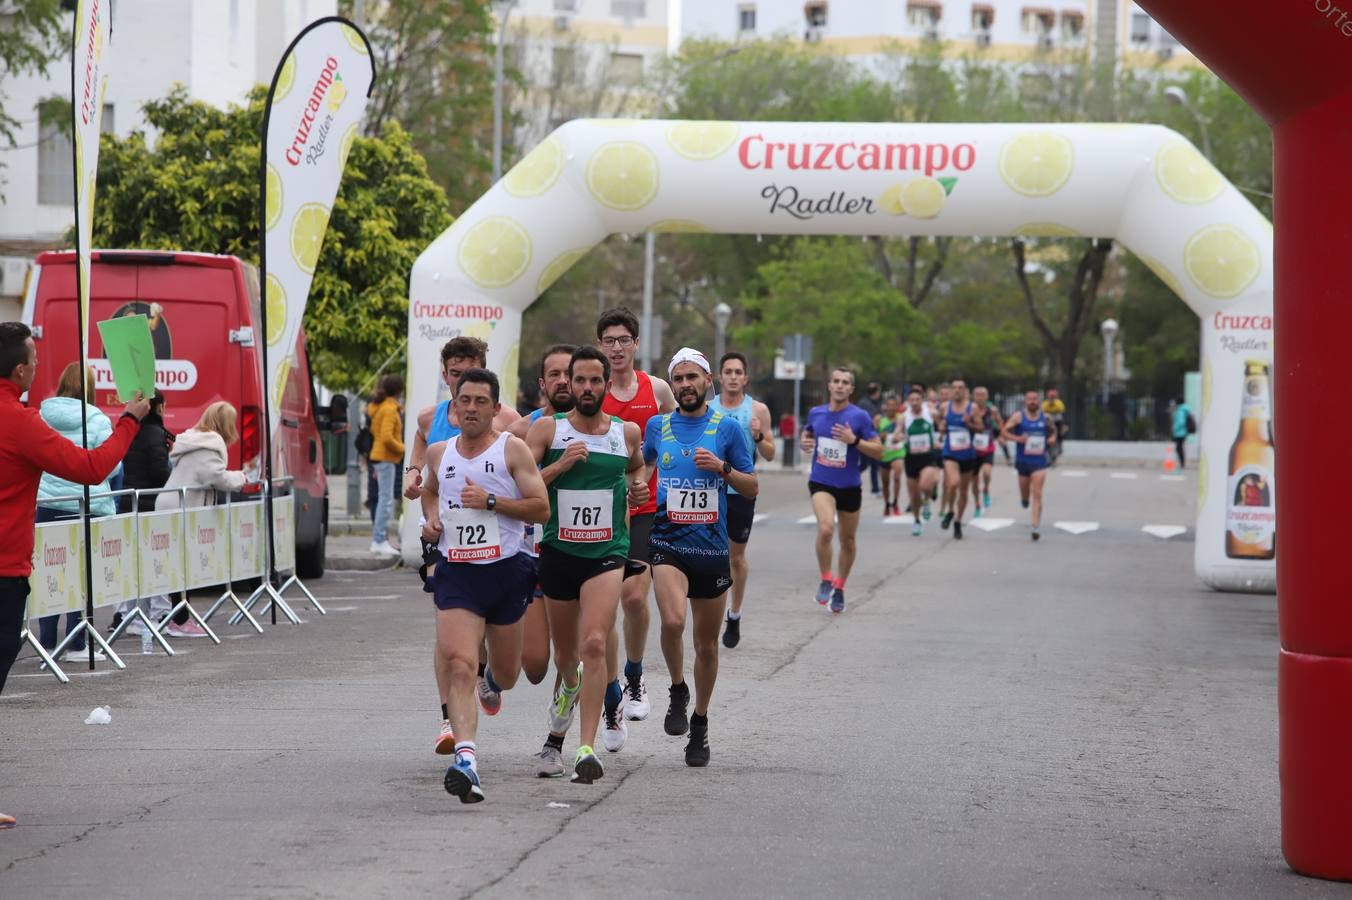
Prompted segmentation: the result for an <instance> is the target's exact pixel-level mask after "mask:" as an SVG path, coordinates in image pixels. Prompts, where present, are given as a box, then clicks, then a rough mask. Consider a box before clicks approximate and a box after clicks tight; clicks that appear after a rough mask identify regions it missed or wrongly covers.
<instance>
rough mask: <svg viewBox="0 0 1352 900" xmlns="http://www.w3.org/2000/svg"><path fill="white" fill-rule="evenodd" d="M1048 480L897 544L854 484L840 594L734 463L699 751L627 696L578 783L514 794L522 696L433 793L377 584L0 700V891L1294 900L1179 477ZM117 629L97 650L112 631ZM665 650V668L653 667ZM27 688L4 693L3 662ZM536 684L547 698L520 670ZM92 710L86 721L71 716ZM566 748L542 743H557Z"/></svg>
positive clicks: (1262, 624) (408, 591)
mask: <svg viewBox="0 0 1352 900" xmlns="http://www.w3.org/2000/svg"><path fill="white" fill-rule="evenodd" d="M1084 471H1085V474H1084V475H1083V476H1080V477H1075V476H1066V475H1063V474H1056V475H1054V476H1053V478H1052V481H1051V483H1050V486H1049V489H1048V505H1049V509H1048V520H1049V523H1050V521H1054V520H1062V519H1064V520H1075V521H1097V522H1098V523H1099V525H1100V527H1099V529H1098V530H1096V531H1092V532H1090V533H1086V534H1081V535H1078V536H1076V535H1071V534H1068V533H1065V532H1062V531H1059V530H1056V529H1054V528H1050V527H1048V528H1047V529H1046V532H1045V536H1044V538H1043V540H1042V542H1041V543H1039V544H1036V545H1035V544H1031V543H1030V542H1029V540H1028V537H1027V530H1026V526H1024V525H1023V524H1022V523H1023V522H1024V521H1025V520H1024V518H1023V515H1024V514H1023V513H1022V512H1021V511H1020V510H1018V508H1017V503H1016V502H1015V500H1014V495H1013V478H1012V475H1011V473H1010V472H1009V471H1008V470H1001V471H1000V472H999V475H998V477H999V479H1000V481H999V482H998V483H997V490H996V501H995V505H994V507H993V508H992V510H991V515H992V516H995V517H1001V516H1003V517H1006V518H1014V519H1016V520H1017V523H1016V524H1014V525H1012V526H1009V527H1005V528H1002V529H999V530H996V531H992V532H989V533H985V532H982V531H980V530H978V529H975V528H969V529H968V530H967V538H966V540H964V541H962V542H956V541H953V540H952V539H951V537H950V536H949V535H948V534H946V533H942V532H940V531H939V530H938V528H937V527H935V526H931V528H930V530H929V531H928V532H927V533H926V534H925V535H924V536H923V537H920V538H912V537H911V535H910V533H909V528H907V527H906V526H904V525H903V526H900V527H898V526H895V525H890V524H889V525H885V524H884V523H883V522H882V521H881V520H880V519H879V518H878V517H877V511H878V510H879V509H880V506H879V504H878V503H877V501H872V502H871V503H868V504H867V505H866V512H867V513H868V514H869V517H868V519H867V521H866V522H865V525H864V528H863V529H862V533H861V539H860V548H861V553H860V556H861V558H860V561H859V563H858V564H857V566H856V569H855V573H854V575H853V577H852V578H851V580H850V583H849V589H848V594H849V599H850V604H849V609H848V610H847V612H846V613H845V615H843V616H841V617H838V618H833V617H831V616H830V615H828V614H826V613H824V612H823V611H822V610H821V608H819V607H818V606H817V605H816V604H815V603H814V602H813V601H812V599H811V595H812V590H813V588H814V587H815V581H816V577H817V576H816V568H815V563H814V561H813V559H812V550H811V547H812V536H813V529H812V528H811V526H808V525H802V524H799V523H798V518H799V517H801V516H805V515H807V514H808V513H809V507H808V503H807V499H806V490H805V488H804V485H803V483H802V481H801V480H800V479H799V478H797V477H795V476H790V475H768V476H766V477H765V479H764V483H765V488H764V492H765V493H764V496H763V498H762V501H761V503H760V510H759V511H760V512H761V513H763V514H765V515H767V518H766V519H765V520H763V521H762V522H760V523H759V524H758V525H757V526H756V532H755V535H754V537H753V540H752V545H751V546H752V551H751V553H752V564H753V576H752V594H751V597H750V598H749V600H748V604H747V609H746V619H745V622H744V626H743V641H742V645H741V646H740V647H739V648H737V649H736V650H734V651H725V653H724V655H723V662H722V672H721V678H720V682H719V687H718V691H717V693H716V695H715V698H714V706H713V708H712V710H711V713H710V719H711V745H712V751H713V762H712V764H711V765H710V767H709V768H708V769H705V770H694V769H688V768H686V766H685V765H684V760H683V754H682V749H683V746H684V740H683V739H680V738H672V737H668V736H666V735H665V734H664V733H663V732H662V725H661V717H662V714H663V712H664V711H665V699H666V686H667V685H666V678H665V674H664V673H665V669H664V667H663V665H662V664H661V659H660V653H659V651H658V648H657V634H656V630H655V629H654V631H653V633H652V635H651V639H650V646H649V655H648V673H649V679H648V680H649V687H650V690H651V692H652V695H653V705H654V713H653V716H652V717H651V718H650V719H649V720H648V721H646V722H641V723H631V730H630V738H629V744H628V746H627V747H626V748H625V749H624V750H623V752H621V753H619V754H613V755H611V754H605V759H604V760H603V761H604V762H605V764H606V776H605V778H604V779H603V780H602V781H600V782H598V783H597V784H595V785H592V786H581V785H573V784H570V783H568V782H567V781H566V780H562V779H560V780H541V779H537V778H535V777H533V774H532V769H531V765H530V755H531V754H532V753H534V752H535V751H536V750H538V749H539V745H540V742H541V740H542V739H543V737H544V718H545V707H546V705H547V703H548V691H547V687H546V686H545V685H542V686H538V687H533V686H529V685H526V684H525V681H524V679H523V681H522V683H521V686H519V687H518V689H516V690H513V691H512V692H510V693H509V694H508V695H507V696H506V699H505V704H504V710H503V713H502V715H500V716H498V717H497V718H494V719H491V720H487V721H486V722H485V723H484V724H483V725H482V726H481V733H480V741H479V744H480V753H481V755H480V771H481V773H482V776H483V779H484V785H485V790H486V792H487V795H488V799H487V801H486V802H484V803H482V804H479V805H477V806H462V805H461V804H460V803H459V802H458V801H456V800H455V799H454V798H452V797H449V796H448V795H447V794H446V793H445V792H444V791H443V790H442V788H441V773H442V769H443V765H444V760H443V759H442V758H441V757H437V756H434V755H432V753H431V742H432V738H433V737H434V735H435V733H436V729H437V726H438V724H439V719H440V715H439V712H438V711H437V701H436V697H435V689H434V687H433V682H432V676H431V671H430V656H431V653H430V651H431V645H432V631H431V626H432V614H431V603H430V600H429V599H427V598H426V596H425V595H423V594H421V593H419V592H418V591H417V590H416V587H415V586H416V579H415V577H414V576H413V575H411V574H410V573H408V572H406V571H399V572H386V573H351V574H346V575H332V576H330V577H328V578H326V579H324V580H323V581H321V582H318V583H316V585H315V588H316V591H317V593H319V594H320V596H321V597H323V598H324V600H325V602H326V603H327V605H328V607H329V610H330V614H329V615H328V616H327V617H321V616H319V615H317V614H314V613H313V612H307V613H306V614H305V615H304V618H305V620H306V622H305V624H303V625H302V626H299V627H295V626H285V625H281V626H277V627H275V628H271V629H269V633H267V634H266V635H264V636H252V635H250V634H249V633H248V632H247V630H246V629H244V628H238V629H225V631H226V632H227V633H228V634H229V635H230V637H229V638H228V639H227V640H225V642H224V644H223V645H222V646H220V647H214V646H209V645H206V646H204V644H205V643H206V642H203V641H200V640H199V641H191V642H187V641H180V642H179V643H180V645H186V646H184V649H186V650H187V653H186V654H184V655H183V656H182V657H181V658H177V659H172V660H171V659H165V658H161V657H142V656H140V655H139V653H137V652H136V650H137V649H139V648H135V647H133V646H130V645H129V646H128V647H127V649H128V651H129V652H130V653H131V654H132V655H130V656H129V657H128V663H129V668H128V669H127V670H126V671H124V672H113V673H107V672H105V671H104V670H103V669H100V670H99V672H98V673H96V674H94V675H92V676H91V675H89V674H80V675H77V676H76V677H75V678H74V679H73V681H72V684H71V685H68V686H65V687H62V686H59V685H57V684H56V683H55V682H54V681H51V680H50V678H48V677H46V676H42V675H40V673H38V672H37V670H36V666H35V665H34V664H33V662H32V661H31V660H21V661H20V663H19V665H18V666H17V667H16V669H15V675H16V676H19V677H11V681H10V684H9V687H8V693H7V694H6V695H5V696H4V697H3V698H0V809H3V810H4V811H6V812H9V813H11V814H14V815H16V816H18V817H19V819H20V826H19V827H18V828H16V829H14V830H11V831H7V832H0V897H5V898H29V897H75V896H81V897H84V896H100V897H183V896H202V897H269V898H292V897H297V898H299V897H410V896H430V895H434V894H435V895H436V896H438V897H462V896H485V897H520V896H526V895H536V896H549V897H580V896H589V897H632V896H636V895H637V896H652V897H666V896H716V897H721V896H740V897H746V896H754V897H779V896H784V897H790V896H792V897H798V896H818V897H820V896H841V897H959V898H968V897H1039V898H1045V897H1067V898H1084V897H1105V896H1108V897H1118V896H1121V897H1189V898H1191V897H1226V898H1235V897H1255V898H1270V897H1278V896H1292V897H1325V896H1346V895H1350V894H1352V888H1349V887H1347V886H1344V885H1333V884H1329V883H1325V882H1318V881H1312V880H1308V879H1304V878H1301V877H1299V876H1297V875H1294V874H1292V873H1291V872H1290V871H1289V870H1288V869H1287V868H1286V867H1285V865H1284V863H1283V862H1282V860H1281V856H1280V852H1279V832H1278V785H1277V763H1276V757H1277V731H1276V711H1275V687H1276V672H1275V669H1276V655H1277V641H1276V627H1275V605H1274V599H1273V598H1272V597H1267V596H1245V595H1223V594H1217V593H1212V592H1210V591H1207V590H1205V589H1202V588H1200V587H1199V586H1197V585H1196V584H1195V583H1194V582H1193V579H1192V575H1191V568H1192V562H1191V557H1192V553H1191V551H1192V546H1191V543H1190V542H1189V541H1190V534H1191V532H1189V533H1188V534H1185V535H1183V536H1181V537H1176V538H1173V539H1172V540H1168V541H1164V540H1160V539H1158V538H1155V537H1151V536H1150V535H1148V534H1145V533H1142V532H1141V530H1140V528H1141V526H1142V525H1145V524H1171V523H1173V524H1179V525H1187V524H1189V523H1190V521H1191V515H1192V513H1191V500H1192V497H1193V495H1194V493H1195V484H1194V483H1193V482H1192V481H1191V478H1190V477H1189V478H1188V479H1187V480H1183V481H1175V480H1170V481H1163V480H1161V479H1160V478H1159V477H1158V474H1157V473H1155V472H1153V471H1147V470H1139V471H1134V472H1133V474H1136V475H1137V477H1136V478H1135V479H1126V478H1112V477H1111V474H1112V473H1111V472H1110V470H1108V469H1089V470H1084ZM128 643H129V644H130V642H128ZM687 659H689V656H687ZM25 676H33V677H25ZM551 681H552V679H551ZM103 704H107V705H109V706H111V708H112V724H110V725H107V726H87V725H84V724H83V720H84V718H85V716H86V715H87V714H88V713H89V711H90V709H91V708H93V707H94V706H97V705H103ZM575 746H576V733H575V732H574V734H573V735H570V737H569V740H568V744H567V748H566V751H565V752H566V757H568V758H570V757H571V751H572V749H573V748H575Z"/></svg>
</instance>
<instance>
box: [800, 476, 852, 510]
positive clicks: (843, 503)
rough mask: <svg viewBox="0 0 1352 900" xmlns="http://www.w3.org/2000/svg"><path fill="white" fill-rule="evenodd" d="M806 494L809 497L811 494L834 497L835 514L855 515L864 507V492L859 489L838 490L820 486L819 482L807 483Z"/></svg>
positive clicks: (825, 485)
mask: <svg viewBox="0 0 1352 900" xmlns="http://www.w3.org/2000/svg"><path fill="white" fill-rule="evenodd" d="M807 492H808V495H809V496H811V495H812V494H830V495H831V496H832V497H835V498H836V512H843V513H856V512H859V510H860V508H862V507H863V505H864V491H863V489H862V488H859V487H852V488H840V487H835V486H833V485H829V484H822V483H821V482H820V481H809V482H808V483H807Z"/></svg>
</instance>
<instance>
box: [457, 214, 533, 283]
mask: <svg viewBox="0 0 1352 900" xmlns="http://www.w3.org/2000/svg"><path fill="white" fill-rule="evenodd" d="M458 259H459V260H460V268H461V270H463V271H464V273H465V274H466V275H468V276H469V277H470V279H471V280H472V281H473V282H474V283H475V284H477V285H479V286H480V287H489V288H499V287H506V286H507V285H509V284H511V283H512V282H513V281H516V280H517V279H518V278H520V277H521V276H522V274H524V273H525V271H526V269H527V268H528V267H529V266H530V259H531V243H530V235H529V234H527V233H526V229H524V228H522V227H521V226H520V225H519V224H517V223H516V222H515V221H513V220H512V219H509V218H507V217H506V216H489V217H488V218H486V219H484V220H483V221H482V222H479V223H477V224H475V225H474V226H473V227H471V228H470V229H469V230H468V231H466V232H465V236H464V238H462V239H461V241H460V252H459V254H458Z"/></svg>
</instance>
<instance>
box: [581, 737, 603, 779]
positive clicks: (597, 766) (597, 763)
mask: <svg viewBox="0 0 1352 900" xmlns="http://www.w3.org/2000/svg"><path fill="white" fill-rule="evenodd" d="M605 774H606V770H605V769H604V768H602V766H601V760H599V759H597V758H596V753H595V752H593V751H592V748H590V747H587V746H582V747H578V748H577V760H576V761H575V762H574V763H573V784H591V783H592V782H593V781H595V780H596V779H598V778H600V777H602V776H603V775H605Z"/></svg>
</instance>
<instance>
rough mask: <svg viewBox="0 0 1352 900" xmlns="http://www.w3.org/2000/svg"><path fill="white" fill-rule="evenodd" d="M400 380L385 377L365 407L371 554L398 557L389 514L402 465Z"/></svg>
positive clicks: (401, 393) (388, 376)
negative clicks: (372, 480) (372, 490)
mask: <svg viewBox="0 0 1352 900" xmlns="http://www.w3.org/2000/svg"><path fill="white" fill-rule="evenodd" d="M403 394H404V379H403V378H402V377H400V376H398V375H386V376H385V377H384V378H382V379H380V387H379V388H377V389H376V393H375V395H374V396H373V397H372V398H371V405H370V406H369V407H368V410H369V412H370V418H371V441H372V442H371V467H372V468H374V469H375V472H376V485H377V492H378V493H377V497H376V520H375V523H374V524H373V525H372V526H371V552H372V553H382V554H386V555H388V556H398V555H399V550H398V549H397V548H396V547H395V546H394V545H393V544H391V543H390V537H389V526H390V514H391V513H392V511H393V509H394V497H393V491H394V478H395V476H396V475H397V473H398V471H399V467H400V466H401V465H402V464H403V462H404V415H403V408H402V407H401V406H400V404H399V400H400V398H401V397H402V396H403Z"/></svg>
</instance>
